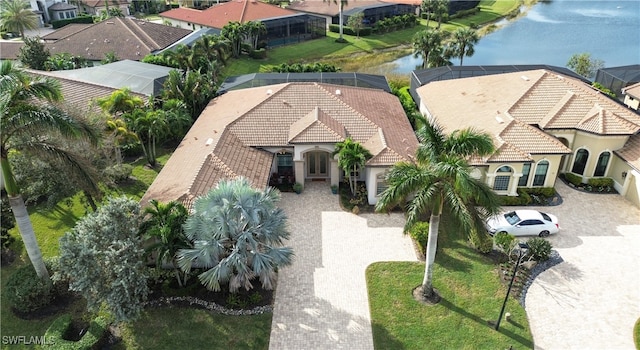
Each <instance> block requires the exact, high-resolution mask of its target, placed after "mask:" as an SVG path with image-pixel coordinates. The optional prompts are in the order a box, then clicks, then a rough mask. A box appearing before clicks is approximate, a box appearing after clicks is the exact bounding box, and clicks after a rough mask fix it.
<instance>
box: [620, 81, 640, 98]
mask: <svg viewBox="0 0 640 350" xmlns="http://www.w3.org/2000/svg"><path fill="white" fill-rule="evenodd" d="M622 93H623V94H626V95H629V96H632V97H635V98H640V83H636V84H633V85H630V86H627V87H625V88H624V89H622Z"/></svg>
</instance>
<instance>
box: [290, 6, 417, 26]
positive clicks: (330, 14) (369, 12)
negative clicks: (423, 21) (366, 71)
mask: <svg viewBox="0 0 640 350" xmlns="http://www.w3.org/2000/svg"><path fill="white" fill-rule="evenodd" d="M419 7H420V5H419V4H418V5H414V4H407V3H395V2H391V1H389V2H383V1H369V0H365V1H359V0H358V1H348V2H346V3H343V4H342V21H343V25H345V26H346V25H347V22H348V21H349V17H350V16H352V15H355V14H358V13H360V12H363V13H364V21H365V23H367V25H371V26H372V25H374V24H375V23H376V22H377V21H379V20H381V19H384V18H388V17H393V16H397V15H404V14H407V13H413V14H416V12H417V8H419ZM287 8H288V9H291V10H294V11H298V12H304V13H309V14H313V15H317V16H322V17H323V18H324V19H325V21H326V26H327V28H328V27H329V24H339V23H340V6H339V3H337V2H334V1H333V0H326V1H323V0H298V1H292V2H291V4H289V6H288V7H287Z"/></svg>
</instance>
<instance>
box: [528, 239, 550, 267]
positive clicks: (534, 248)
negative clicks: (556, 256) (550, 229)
mask: <svg viewBox="0 0 640 350" xmlns="http://www.w3.org/2000/svg"><path fill="white" fill-rule="evenodd" d="M527 245H528V246H529V251H528V252H527V255H528V256H529V257H531V259H533V260H535V261H547V260H549V256H550V255H551V243H549V241H547V240H546V239H544V238H540V237H534V238H530V239H529V240H528V241H527Z"/></svg>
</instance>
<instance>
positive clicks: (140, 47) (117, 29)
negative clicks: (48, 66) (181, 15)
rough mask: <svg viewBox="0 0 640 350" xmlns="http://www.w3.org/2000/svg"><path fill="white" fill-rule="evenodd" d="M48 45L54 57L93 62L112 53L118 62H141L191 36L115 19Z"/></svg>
mask: <svg viewBox="0 0 640 350" xmlns="http://www.w3.org/2000/svg"><path fill="white" fill-rule="evenodd" d="M73 31H74V32H71V33H69V34H68V35H66V36H64V37H61V38H59V39H58V40H56V41H55V42H50V43H46V44H45V45H46V47H47V48H48V49H49V51H50V52H51V54H52V55H55V54H58V53H68V54H71V55H73V56H80V57H83V58H85V59H87V60H91V61H100V60H103V59H104V58H105V56H106V54H107V53H110V52H113V53H115V55H116V56H117V57H118V58H119V59H129V60H134V61H139V60H141V59H143V58H144V56H146V55H148V54H151V53H155V52H157V51H160V50H162V49H164V48H166V47H168V46H170V45H171V44H173V43H175V42H176V41H178V40H180V39H181V38H183V37H185V36H187V35H188V34H189V33H191V31H190V30H187V29H182V28H175V27H171V26H166V25H162V24H157V23H152V22H147V21H142V20H137V19H131V18H120V17H112V18H109V19H107V20H104V21H102V22H98V23H95V24H92V25H90V26H88V27H86V28H83V29H81V30H79V31H75V29H74V30H73Z"/></svg>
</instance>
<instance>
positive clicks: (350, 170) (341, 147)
mask: <svg viewBox="0 0 640 350" xmlns="http://www.w3.org/2000/svg"><path fill="white" fill-rule="evenodd" d="M333 155H334V156H335V155H337V156H338V166H339V167H340V168H342V170H344V173H345V175H347V176H348V177H349V187H350V188H351V194H353V195H355V193H356V181H357V178H356V173H358V171H359V170H360V168H362V167H364V165H365V163H366V162H367V160H368V159H370V158H371V157H372V155H371V152H369V150H368V149H366V148H364V147H362V145H361V144H360V143H359V142H355V141H353V140H352V139H351V138H350V137H348V138H347V139H345V140H344V141H342V142H338V143H336V145H335V150H334V151H333Z"/></svg>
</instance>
